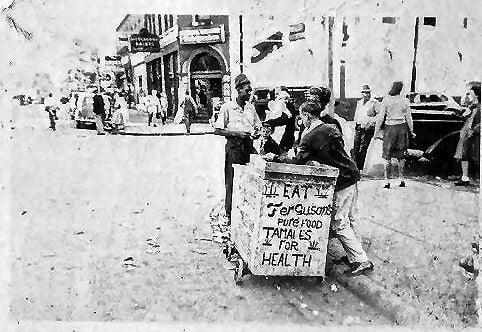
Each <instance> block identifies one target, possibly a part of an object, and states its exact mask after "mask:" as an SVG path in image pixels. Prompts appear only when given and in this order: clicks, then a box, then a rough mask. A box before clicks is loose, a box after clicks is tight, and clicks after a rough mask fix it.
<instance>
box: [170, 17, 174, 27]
mask: <svg viewBox="0 0 482 332" xmlns="http://www.w3.org/2000/svg"><path fill="white" fill-rule="evenodd" d="M173 26H174V16H173V15H169V27H170V28H172V27H173Z"/></svg>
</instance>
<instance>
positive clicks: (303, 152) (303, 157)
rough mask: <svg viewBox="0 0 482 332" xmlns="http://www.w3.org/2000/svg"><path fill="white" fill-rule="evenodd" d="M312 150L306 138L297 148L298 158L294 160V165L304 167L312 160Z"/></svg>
mask: <svg viewBox="0 0 482 332" xmlns="http://www.w3.org/2000/svg"><path fill="white" fill-rule="evenodd" d="M310 156H311V148H310V144H309V142H308V141H307V140H306V136H305V137H303V138H302V139H301V141H300V144H299V145H298V147H297V152H296V156H295V157H294V158H293V160H292V163H293V164H298V165H304V164H306V163H307V162H308V161H309V160H310Z"/></svg>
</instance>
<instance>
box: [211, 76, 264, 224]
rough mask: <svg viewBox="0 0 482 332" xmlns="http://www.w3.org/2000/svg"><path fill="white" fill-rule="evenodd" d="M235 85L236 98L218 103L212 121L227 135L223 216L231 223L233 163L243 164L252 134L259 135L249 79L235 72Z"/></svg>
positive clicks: (246, 161) (259, 124)
mask: <svg viewBox="0 0 482 332" xmlns="http://www.w3.org/2000/svg"><path fill="white" fill-rule="evenodd" d="M234 83H235V87H236V90H237V92H238V96H237V97H236V100H233V101H229V102H227V103H225V104H223V105H222V106H221V109H220V111H219V116H218V118H217V120H216V122H215V123H214V128H215V131H214V133H215V134H216V135H221V136H225V137H226V147H225V157H226V159H225V164H224V180H225V187H226V200H225V208H226V217H227V219H228V225H230V224H231V204H232V194H233V176H234V169H233V164H246V163H248V162H249V155H250V154H251V153H252V152H253V151H254V150H253V138H255V137H256V136H259V130H260V129H261V121H260V119H259V117H258V114H257V113H256V110H255V108H254V106H253V105H252V104H251V103H250V102H249V100H250V98H251V91H252V89H251V82H250V81H249V80H248V78H247V77H246V75H244V74H239V75H238V76H236V78H235V80H234Z"/></svg>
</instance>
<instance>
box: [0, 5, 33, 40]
mask: <svg viewBox="0 0 482 332" xmlns="http://www.w3.org/2000/svg"><path fill="white" fill-rule="evenodd" d="M22 1H23V0H12V2H11V3H10V5H8V6H7V7H4V8H2V10H1V12H2V15H3V19H4V20H5V23H6V24H7V25H8V26H9V27H10V28H12V29H14V30H15V31H16V32H17V33H18V34H19V35H21V36H23V38H25V39H26V40H31V39H32V38H33V33H31V32H30V31H28V30H26V29H25V28H23V27H22V26H21V25H20V24H19V23H18V22H17V21H16V20H15V18H14V17H13V16H12V14H13V12H14V10H15V7H16V6H17V5H18V4H19V3H21V2H22Z"/></svg>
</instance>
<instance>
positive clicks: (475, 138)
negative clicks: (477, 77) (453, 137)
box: [454, 81, 480, 186]
mask: <svg viewBox="0 0 482 332" xmlns="http://www.w3.org/2000/svg"><path fill="white" fill-rule="evenodd" d="M461 103H462V105H463V106H464V109H463V110H464V113H463V114H462V116H463V117H464V125H463V127H462V129H461V130H460V138H459V142H458V144H457V148H456V150H455V155H454V157H455V159H457V161H459V162H460V165H461V167H462V177H461V178H460V181H458V182H456V183H455V185H456V186H468V185H469V184H470V178H469V162H473V163H475V164H476V165H479V161H480V82H476V81H471V82H469V83H467V86H466V92H465V95H464V97H463V98H462V102H461Z"/></svg>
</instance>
